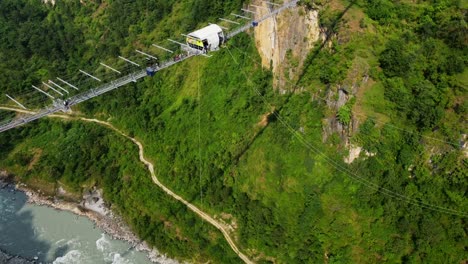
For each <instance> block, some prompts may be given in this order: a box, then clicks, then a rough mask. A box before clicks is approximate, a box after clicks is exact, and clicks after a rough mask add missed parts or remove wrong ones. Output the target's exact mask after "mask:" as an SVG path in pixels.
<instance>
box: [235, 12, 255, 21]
mask: <svg viewBox="0 0 468 264" xmlns="http://www.w3.org/2000/svg"><path fill="white" fill-rule="evenodd" d="M231 16H235V17H238V18H243V19H247V20H252V18H250V17H246V16H242V15H238V14H234V13H231Z"/></svg>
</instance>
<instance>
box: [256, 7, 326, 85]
mask: <svg viewBox="0 0 468 264" xmlns="http://www.w3.org/2000/svg"><path fill="white" fill-rule="evenodd" d="M253 4H254V5H257V6H261V7H262V8H256V12H257V14H256V18H260V17H262V16H264V15H266V14H268V12H270V10H271V9H273V8H275V6H271V5H270V4H268V3H265V2H261V1H257V0H254V1H253ZM320 37H321V29H320V27H319V20H318V11H317V10H306V9H305V8H304V7H302V6H299V7H297V8H294V9H290V10H287V11H285V12H283V13H281V14H279V15H278V16H275V17H273V18H271V19H267V20H265V21H263V22H262V23H261V24H260V25H259V26H258V27H257V28H255V44H256V46H257V49H258V51H259V53H260V56H261V58H262V65H263V66H264V67H266V68H270V67H271V69H272V71H273V74H274V86H275V88H276V89H278V90H280V91H284V92H285V91H286V90H288V87H289V86H288V85H287V84H288V81H289V80H294V79H295V78H296V77H297V76H298V74H299V73H300V70H301V68H302V66H303V64H304V60H305V59H306V57H307V54H308V53H309V51H310V49H311V48H312V47H313V45H314V43H315V42H316V41H317V40H319V39H320ZM289 88H290V87H289Z"/></svg>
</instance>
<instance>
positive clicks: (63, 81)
mask: <svg viewBox="0 0 468 264" xmlns="http://www.w3.org/2000/svg"><path fill="white" fill-rule="evenodd" d="M57 80H59V81H61V82H62V83H64V84H66V85H68V86H70V87H71V88H73V89H75V90H77V91H79V90H80V89H79V88H78V87H76V86H74V85H73V84H71V83H69V82H67V81H65V80H62V79H60V78H58V77H57Z"/></svg>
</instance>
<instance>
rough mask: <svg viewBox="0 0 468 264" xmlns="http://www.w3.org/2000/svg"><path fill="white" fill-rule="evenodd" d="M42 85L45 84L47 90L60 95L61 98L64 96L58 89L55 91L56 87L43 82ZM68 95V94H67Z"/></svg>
mask: <svg viewBox="0 0 468 264" xmlns="http://www.w3.org/2000/svg"><path fill="white" fill-rule="evenodd" d="M42 84H43V85H44V86H45V87H47V88H49V89H51V90H52V91H54V92H56V93H58V94H60V95H61V96H63V93H61V92H59V91H58V90H57V89H55V88H54V87H52V86H50V85H48V84H47V83H45V82H42ZM67 93H68V92H67Z"/></svg>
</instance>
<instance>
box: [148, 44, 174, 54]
mask: <svg viewBox="0 0 468 264" xmlns="http://www.w3.org/2000/svg"><path fill="white" fill-rule="evenodd" d="M151 45H152V46H153V47H156V48H158V49H161V50H164V51H167V52H169V53H174V52H173V51H172V50H170V49H166V48H164V47H161V46H158V45H156V44H151Z"/></svg>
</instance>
